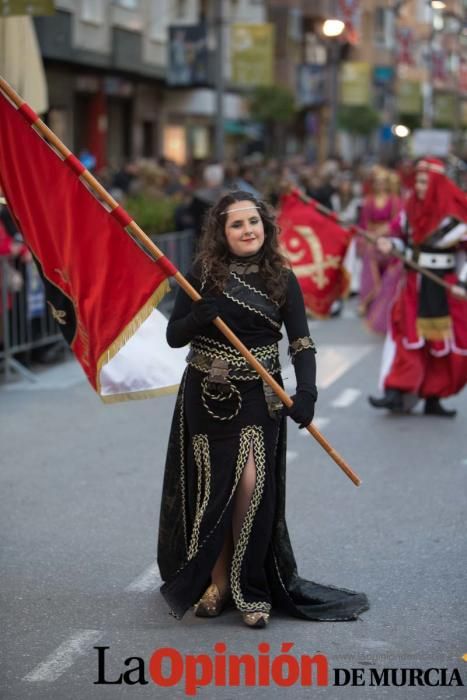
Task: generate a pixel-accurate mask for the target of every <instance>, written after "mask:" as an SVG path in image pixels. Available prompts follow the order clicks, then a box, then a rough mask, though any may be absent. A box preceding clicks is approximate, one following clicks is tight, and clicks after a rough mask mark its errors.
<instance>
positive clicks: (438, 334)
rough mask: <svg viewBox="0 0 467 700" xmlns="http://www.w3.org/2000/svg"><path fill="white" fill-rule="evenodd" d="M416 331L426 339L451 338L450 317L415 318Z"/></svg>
mask: <svg viewBox="0 0 467 700" xmlns="http://www.w3.org/2000/svg"><path fill="white" fill-rule="evenodd" d="M417 333H418V335H421V336H422V337H423V338H425V339H426V340H446V338H451V337H452V320H451V317H450V316H438V317H435V318H417Z"/></svg>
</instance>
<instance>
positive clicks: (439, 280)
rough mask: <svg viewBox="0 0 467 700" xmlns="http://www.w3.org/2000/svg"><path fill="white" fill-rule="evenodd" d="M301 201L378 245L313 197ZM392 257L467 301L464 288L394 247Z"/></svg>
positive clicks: (303, 196)
mask: <svg viewBox="0 0 467 700" xmlns="http://www.w3.org/2000/svg"><path fill="white" fill-rule="evenodd" d="M300 199H302V200H303V201H304V202H307V203H311V202H313V204H314V206H315V207H316V209H317V210H318V211H320V212H321V213H322V214H325V215H326V216H329V217H331V218H333V219H334V220H335V221H337V223H339V224H341V226H345V227H349V226H351V228H352V229H353V230H354V231H355V233H356V234H357V236H361V237H362V238H364V239H365V240H366V241H367V242H368V243H371V245H376V240H377V239H375V238H373V236H371V235H370V234H369V233H368V231H365V230H364V229H362V228H360V226H355V225H354V224H348V223H346V222H344V221H342V220H341V219H339V217H338V216H336V214H335V212H333V211H332V210H331V209H328V208H327V207H325V206H324V205H323V204H320V203H319V202H317V201H316V200H314V199H312V198H311V197H308V196H307V195H306V194H305V193H302V192H300ZM390 255H393V256H394V257H395V258H397V259H398V260H401V261H402V262H403V263H404V264H405V265H408V266H409V267H411V268H412V269H413V270H415V271H416V272H419V273H420V274H421V275H425V277H428V278H429V279H430V280H432V281H433V282H436V284H439V285H440V286H441V287H444V288H445V289H447V290H448V292H450V293H451V294H454V296H456V297H457V298H458V299H461V300H462V301H467V291H465V290H464V289H463V288H462V287H459V286H457V285H456V286H455V290H456V291H454V290H453V286H454V285H452V284H449V282H445V281H444V280H443V279H442V278H441V277H438V275H435V273H434V272H431V270H427V269H426V268H424V267H420V265H417V263H416V262H415V261H414V260H409V259H406V257H405V256H404V253H401V252H400V251H398V250H397V249H396V248H394V246H393V247H392V250H391V252H390Z"/></svg>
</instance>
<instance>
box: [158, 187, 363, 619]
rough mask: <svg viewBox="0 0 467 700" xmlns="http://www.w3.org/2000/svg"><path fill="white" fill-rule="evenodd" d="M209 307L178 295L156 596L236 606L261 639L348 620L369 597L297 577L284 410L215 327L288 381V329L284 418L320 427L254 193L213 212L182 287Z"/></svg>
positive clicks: (207, 610) (299, 318) (293, 287)
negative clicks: (177, 352) (270, 628)
mask: <svg viewBox="0 0 467 700" xmlns="http://www.w3.org/2000/svg"><path fill="white" fill-rule="evenodd" d="M187 278H188V279H189V281H190V282H191V284H192V285H193V286H194V287H195V288H196V289H197V290H198V291H199V292H200V294H201V295H202V297H203V298H202V299H201V300H200V301H197V302H192V300H191V299H190V298H189V297H188V295H187V294H186V293H185V292H184V291H183V290H181V289H180V290H179V291H178V295H177V299H176V302H175V306H174V310H173V313H172V316H171V318H170V321H169V325H168V328H167V339H168V342H169V344H170V345H171V346H172V347H182V346H184V345H186V344H188V343H190V351H189V354H188V357H187V363H188V367H187V369H186V371H185V374H184V376H183V379H182V382H181V386H180V391H179V395H178V398H177V403H176V408H175V413H174V418H173V423H172V429H171V434H170V439H169V448H168V454H167V463H166V469H165V477H164V485H163V493H162V504H161V514H160V524H159V542H158V563H159V568H160V571H161V575H162V578H163V580H164V582H165V583H164V584H163V586H162V587H161V592H162V594H163V596H164V597H165V599H166V600H167V602H168V604H169V606H170V609H171V612H172V614H173V615H174V616H175V617H177V618H180V617H182V616H183V614H184V613H185V612H186V611H187V610H188V608H189V607H190V606H192V605H195V614H196V615H198V616H202V617H214V616H216V615H219V614H220V612H221V611H222V609H223V608H224V607H225V605H226V604H227V603H228V602H229V601H230V600H231V599H233V602H234V604H235V606H236V608H237V609H238V610H239V611H240V613H241V614H242V618H243V621H244V622H245V624H247V625H248V626H251V627H264V626H265V625H266V624H267V622H268V620H269V615H270V611H271V608H272V606H277V607H281V608H282V609H285V610H287V611H288V612H290V613H291V614H292V615H295V616H297V617H301V618H305V619H310V620H351V619H356V618H357V616H358V615H359V613H360V612H362V611H363V610H366V609H367V607H368V603H367V599H366V596H365V595H364V594H359V593H354V592H352V591H347V590H344V589H338V588H334V587H328V586H322V585H319V584H316V583H313V582H311V581H306V580H304V579H301V578H300V577H299V576H298V574H297V569H296V564H295V559H294V555H293V551H292V547H291V544H290V540H289V536H288V532H287V525H286V522H285V453H286V433H285V430H286V424H285V414H284V410H283V407H282V405H281V403H280V401H279V400H278V399H277V397H276V396H275V395H274V394H273V393H272V392H271V390H270V389H269V387H268V386H267V385H265V384H264V383H263V381H262V379H261V378H260V377H259V376H258V375H257V374H256V372H255V371H254V370H252V369H251V368H250V366H249V365H248V363H247V362H246V360H245V359H244V358H243V357H242V355H241V354H240V353H239V352H238V351H237V350H236V349H235V348H233V347H232V346H231V345H230V344H229V343H228V341H227V340H226V339H225V337H224V336H223V335H222V334H221V333H220V331H219V330H218V329H217V328H216V327H215V326H214V325H213V324H212V321H213V319H214V318H215V317H216V316H220V317H221V318H222V319H223V320H224V321H225V322H226V323H227V325H228V326H229V327H230V328H231V329H232V331H233V332H234V333H235V334H236V335H237V336H238V337H239V338H240V340H241V341H242V342H243V343H244V344H245V345H246V346H247V347H248V349H249V350H250V351H251V352H252V353H253V355H254V356H255V357H256V358H257V359H258V360H259V361H260V362H261V363H262V364H263V365H264V366H265V367H266V369H268V371H269V372H270V374H272V375H273V376H274V378H275V379H276V380H277V381H279V382H281V377H280V363H279V353H278V345H277V343H278V341H279V340H280V339H281V337H282V335H281V327H282V324H284V325H285V329H286V332H287V336H288V340H289V353H290V356H291V359H292V362H293V365H294V370H295V375H296V379H297V391H296V394H295V396H294V397H293V401H294V403H293V406H292V407H291V408H290V409H289V410H288V412H287V413H288V415H289V416H290V417H291V418H292V419H293V420H294V421H295V422H297V423H298V424H299V425H300V427H305V426H307V425H308V424H309V423H310V422H311V421H312V419H313V415H314V405H315V401H316V398H317V391H316V363H315V346H314V344H313V341H312V340H311V338H310V336H309V330H308V324H307V320H306V315H305V309H304V304H303V298H302V294H301V291H300V287H299V285H298V282H297V280H296V278H295V275H294V274H293V272H292V271H291V270H290V269H289V267H288V265H287V262H286V260H285V259H284V258H283V257H282V255H281V253H280V252H279V245H278V228H277V226H276V223H275V220H274V218H273V216H272V214H271V213H270V212H269V210H268V208H267V207H266V205H265V204H264V203H263V202H261V201H259V200H257V199H255V198H254V197H253V196H252V195H251V194H249V193H247V192H233V193H231V194H227V195H226V196H224V197H222V198H221V199H220V201H219V202H218V203H217V204H216V205H215V206H214V207H213V208H212V210H211V211H210V214H209V217H208V221H207V224H206V228H205V232H204V236H203V239H202V242H201V247H200V251H199V254H198V257H197V260H196V261H195V264H194V267H193V269H192V271H191V273H190V274H189V275H188V276H187Z"/></svg>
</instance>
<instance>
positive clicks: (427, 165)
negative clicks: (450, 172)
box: [415, 158, 446, 175]
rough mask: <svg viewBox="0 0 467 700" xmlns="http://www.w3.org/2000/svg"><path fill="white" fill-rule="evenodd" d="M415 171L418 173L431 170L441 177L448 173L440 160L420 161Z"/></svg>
mask: <svg viewBox="0 0 467 700" xmlns="http://www.w3.org/2000/svg"><path fill="white" fill-rule="evenodd" d="M415 170H417V171H420V170H421V171H424V170H430V171H431V172H433V173H440V174H441V175H444V174H445V172H446V169H445V167H444V165H443V163H442V162H441V161H439V160H435V159H434V158H433V160H428V159H426V160H420V161H419V162H418V163H417V165H416V167H415Z"/></svg>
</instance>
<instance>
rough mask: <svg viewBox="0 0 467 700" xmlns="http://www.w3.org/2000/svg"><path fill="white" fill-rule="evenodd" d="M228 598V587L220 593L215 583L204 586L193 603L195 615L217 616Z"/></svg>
mask: <svg viewBox="0 0 467 700" xmlns="http://www.w3.org/2000/svg"><path fill="white" fill-rule="evenodd" d="M229 600H230V589H227V590H226V591H225V592H224V593H221V592H220V591H219V589H218V587H217V586H216V584H215V583H211V585H210V586H209V587H208V588H206V590H205V591H204V593H203V596H202V598H200V600H199V601H198V602H197V603H196V605H195V615H196V617H217V616H218V615H220V614H221V612H222V611H223V609H224V608H225V606H226V605H227V603H228V601H229Z"/></svg>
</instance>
